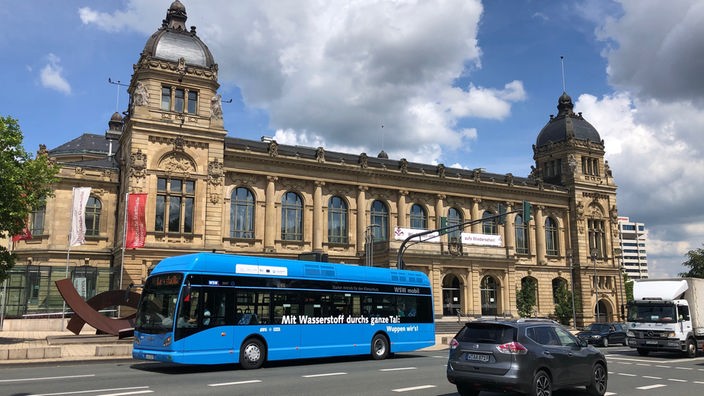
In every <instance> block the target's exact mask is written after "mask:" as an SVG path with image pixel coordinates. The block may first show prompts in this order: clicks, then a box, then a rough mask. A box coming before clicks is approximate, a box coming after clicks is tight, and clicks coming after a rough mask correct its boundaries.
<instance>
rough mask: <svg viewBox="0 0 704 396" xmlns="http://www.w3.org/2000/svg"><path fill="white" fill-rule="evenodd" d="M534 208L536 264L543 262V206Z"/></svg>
mask: <svg viewBox="0 0 704 396" xmlns="http://www.w3.org/2000/svg"><path fill="white" fill-rule="evenodd" d="M534 208H535V255H536V257H535V260H536V263H537V264H542V263H544V262H545V222H544V220H543V206H534Z"/></svg>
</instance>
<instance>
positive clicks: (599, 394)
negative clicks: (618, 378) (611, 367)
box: [587, 363, 609, 396]
mask: <svg viewBox="0 0 704 396" xmlns="http://www.w3.org/2000/svg"><path fill="white" fill-rule="evenodd" d="M608 379H609V374H608V373H607V372H606V368H605V367H604V365H603V364H601V363H597V364H596V365H595V366H594V369H593V370H592V382H591V383H590V384H589V385H587V392H589V394H590V395H592V396H603V395H604V394H605V393H606V385H607V383H608Z"/></svg>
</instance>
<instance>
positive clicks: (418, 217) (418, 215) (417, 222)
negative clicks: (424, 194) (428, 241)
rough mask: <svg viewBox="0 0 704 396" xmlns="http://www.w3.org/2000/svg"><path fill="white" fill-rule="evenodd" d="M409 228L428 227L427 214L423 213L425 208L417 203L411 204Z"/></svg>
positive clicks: (420, 228)
mask: <svg viewBox="0 0 704 396" xmlns="http://www.w3.org/2000/svg"><path fill="white" fill-rule="evenodd" d="M411 228H413V229H416V230H425V229H427V228H428V216H427V215H426V213H425V208H423V207H422V206H420V205H418V204H413V206H411Z"/></svg>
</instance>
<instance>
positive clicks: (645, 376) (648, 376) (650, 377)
mask: <svg viewBox="0 0 704 396" xmlns="http://www.w3.org/2000/svg"><path fill="white" fill-rule="evenodd" d="M643 378H647V379H656V380H661V379H662V377H653V376H650V375H644V376H643Z"/></svg>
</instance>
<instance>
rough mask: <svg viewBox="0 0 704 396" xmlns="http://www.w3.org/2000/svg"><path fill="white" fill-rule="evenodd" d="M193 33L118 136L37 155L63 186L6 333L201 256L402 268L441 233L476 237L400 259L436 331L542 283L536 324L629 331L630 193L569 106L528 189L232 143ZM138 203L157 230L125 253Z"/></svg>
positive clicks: (141, 74) (310, 150)
mask: <svg viewBox="0 0 704 396" xmlns="http://www.w3.org/2000/svg"><path fill="white" fill-rule="evenodd" d="M186 18H187V15H186V9H185V7H184V6H183V4H181V2H179V1H178V0H177V1H174V2H173V4H172V5H171V7H170V8H169V9H168V11H167V14H166V18H165V19H164V21H163V24H161V26H160V27H159V28H158V29H157V30H156V32H155V33H154V34H153V35H152V36H151V37H150V38H149V39H148V40H147V41H146V44H145V46H144V48H135V51H134V52H135V58H136V59H137V62H136V63H135V64H134V65H133V66H132V65H125V68H130V67H132V69H133V75H132V78H131V81H130V84H129V88H128V89H127V90H128V93H129V96H130V101H129V106H128V108H127V109H126V111H125V112H124V113H123V114H124V116H123V115H121V114H119V113H115V114H114V115H113V116H112V118H111V119H110V120H109V122H108V130H107V131H106V132H105V133H104V134H84V135H81V136H77V137H76V138H75V139H74V140H71V141H69V142H66V143H65V144H63V145H61V146H59V147H56V148H53V149H51V150H46V149H45V148H42V149H41V151H42V153H43V154H46V155H49V156H50V157H51V158H53V159H54V160H55V161H56V162H57V163H58V164H60V166H61V170H60V174H59V178H60V182H59V183H58V184H57V185H56V188H55V196H54V197H52V198H50V199H48V200H47V202H46V205H45V206H43V207H40V208H36V210H35V211H34V213H33V215H32V217H31V218H30V219H29V225H30V227H31V229H32V235H33V237H32V239H30V240H24V241H20V242H19V243H18V244H17V245H16V246H15V252H16V253H17V254H18V255H19V262H18V265H17V267H16V268H15V269H14V270H13V272H12V276H11V277H10V279H9V282H8V301H7V308H8V310H7V316H8V317H23V316H27V315H32V314H46V313H50V312H56V311H59V310H60V309H61V297H60V296H59V295H58V293H57V292H56V288H55V287H54V284H53V282H54V281H56V280H58V279H62V278H65V277H71V278H72V279H73V282H74V284H75V285H76V286H77V288H78V289H79V292H80V293H82V294H83V295H84V296H85V297H86V298H90V297H91V296H94V295H95V294H96V293H100V292H102V291H105V290H108V289H118V288H123V289H124V288H127V287H128V285H131V284H133V285H135V289H136V290H137V291H139V285H140V284H142V283H143V282H144V280H145V279H146V277H147V276H148V274H149V272H150V270H151V269H152V268H153V267H154V266H155V265H156V264H157V263H158V262H159V261H160V260H161V259H163V258H164V257H168V256H172V255H177V254H185V253H192V252H198V251H216V252H222V253H224V254H227V253H230V254H245V255H260V256H268V257H284V258H297V257H298V256H299V255H301V254H306V253H316V254H320V255H322V254H326V255H327V257H328V260H329V261H330V262H337V263H346V264H349V265H374V266H385V267H397V266H400V263H399V260H398V257H399V249H400V248H401V245H402V243H403V238H404V237H405V236H407V235H410V234H412V233H415V232H418V231H422V230H432V229H436V228H439V227H440V226H441V224H445V222H446V223H447V224H465V225H466V227H464V228H463V229H461V230H456V231H453V232H450V233H449V234H446V235H440V236H438V237H437V238H433V239H431V240H427V241H424V242H420V243H415V244H412V245H409V246H408V247H407V249H406V250H405V251H404V252H403V254H402V261H403V264H405V267H406V268H407V269H412V270H418V271H422V272H424V273H426V274H427V275H428V276H429V277H430V279H431V282H432V285H433V291H434V298H435V305H434V311H435V315H436V316H437V317H439V318H440V317H443V316H456V315H457V313H458V312H459V313H460V314H462V315H468V316H482V315H507V316H517V315H518V313H517V310H516V294H517V291H518V290H519V289H520V288H521V287H522V286H523V285H526V284H527V283H529V282H533V283H534V284H535V285H536V286H537V306H536V315H539V316H549V315H552V314H553V313H554V311H555V290H557V289H558V287H560V286H563V285H564V286H566V287H567V290H570V291H573V292H574V295H575V296H576V297H577V298H576V300H577V302H578V304H577V307H576V315H575V318H576V321H577V324H578V325H581V324H583V323H589V322H591V321H593V320H595V318H596V313H597V312H598V313H599V314H600V315H601V318H600V319H601V320H609V319H614V318H615V317H616V314H617V310H618V309H617V307H619V306H620V305H621V304H622V303H623V295H624V294H623V283H622V279H621V277H620V272H619V263H618V260H616V254H615V249H616V248H618V247H619V241H618V232H619V229H618V223H617V217H618V216H617V209H616V207H617V206H616V190H617V186H616V184H615V181H614V178H613V176H612V172H611V170H610V169H609V166H608V163H607V162H606V161H605V160H604V155H605V152H604V142H603V140H602V139H601V137H600V136H599V133H598V131H597V130H596V129H595V128H594V127H593V126H592V125H591V124H589V122H587V121H586V120H585V118H584V117H583V116H582V114H581V113H575V112H574V111H573V103H572V99H571V98H570V96H569V95H567V93H562V95H560V96H559V98H558V103H557V110H558V113H557V114H556V115H553V116H550V117H549V118H548V117H547V111H546V119H547V123H546V124H545V125H544V126H543V127H542V129H541V126H539V125H537V126H536V143H535V144H534V145H533V160H534V166H532V167H531V168H532V169H526V170H525V174H526V176H524V177H523V176H518V175H513V174H510V173H509V174H496V173H491V172H489V171H485V170H483V169H474V170H466V169H457V168H450V167H446V166H444V165H443V164H437V165H431V164H423V163H413V162H409V161H407V160H406V159H404V158H393V157H394V155H393V153H389V154H387V153H385V152H383V151H380V152H379V154H378V155H374V154H371V155H368V154H367V153H345V152H334V151H329V150H326V149H325V148H324V147H300V146H288V145H284V144H278V143H277V142H276V141H274V140H272V139H262V140H247V139H243V138H240V137H237V136H230V135H229V134H228V131H226V130H225V129H224V127H223V113H222V109H221V107H220V96H219V95H218V88H219V83H218V65H217V63H216V62H215V57H214V55H213V54H212V53H211V52H210V50H209V49H208V46H207V45H206V44H205V43H204V42H202V41H201V39H200V38H199V37H198V35H197V34H196V30H195V28H190V29H187V28H186ZM155 25H156V26H159V25H158V21H155ZM546 110H547V109H546ZM496 155H497V156H500V155H501V152H500V151H497V152H496ZM76 187H90V196H89V197H88V201H87V204H86V209H85V213H86V224H85V226H86V240H85V243H83V244H81V245H77V246H73V247H69V246H68V241H67V235H68V234H69V230H70V226H71V224H70V223H71V220H70V219H71V217H70V213H71V208H72V206H71V205H72V192H73V189H74V188H76ZM137 194H140V195H139V197H140V199H143V200H142V201H141V202H142V204H143V208H144V223H143V224H142V226H143V227H144V228H145V229H146V232H145V234H144V240H143V241H140V244H139V247H138V248H125V243H124V241H125V223H126V221H127V218H128V216H127V213H128V212H129V211H128V208H129V206H128V201H129V200H130V199H131V197H134V196H137ZM523 201H528V202H530V203H531V205H532V213H531V215H530V218H525V217H526V216H524V215H523V214H522V213H521V211H520V209H521V207H522V203H523ZM500 205H501V207H505V208H507V210H508V212H510V213H509V215H508V216H507V219H506V222H505V223H501V224H500V223H498V222H497V221H496V220H495V218H493V217H492V216H493V215H495V214H497V213H498V211H499V207H500ZM130 210H131V209H130ZM129 213H130V216H129V219H130V221H132V220H133V219H132V216H131V215H132V214H133V213H132V212H129ZM142 242H143V243H142Z"/></svg>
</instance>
